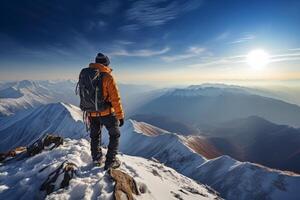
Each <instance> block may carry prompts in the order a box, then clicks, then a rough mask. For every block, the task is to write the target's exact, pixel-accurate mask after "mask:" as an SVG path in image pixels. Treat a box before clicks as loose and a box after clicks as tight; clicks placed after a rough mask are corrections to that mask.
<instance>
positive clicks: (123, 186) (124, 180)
mask: <svg viewBox="0 0 300 200" xmlns="http://www.w3.org/2000/svg"><path fill="white" fill-rule="evenodd" d="M109 174H110V176H111V177H112V178H113V179H114V181H115V188H114V194H113V195H114V199H115V200H134V197H133V195H134V194H135V195H138V194H139V190H138V186H137V183H136V182H135V180H134V179H133V178H132V177H131V176H129V175H128V174H126V173H124V172H122V171H121V170H116V169H111V170H110V171H109Z"/></svg>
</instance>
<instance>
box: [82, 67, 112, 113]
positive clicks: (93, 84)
mask: <svg viewBox="0 0 300 200" xmlns="http://www.w3.org/2000/svg"><path fill="white" fill-rule="evenodd" d="M104 75H105V72H100V73H99V71H98V70H97V69H93V68H90V67H87V68H84V69H82V70H81V72H80V74H79V81H78V83H77V86H76V93H77V94H78V91H79V96H80V106H79V107H80V109H81V110H82V111H85V112H95V111H104V110H105V109H107V108H109V107H111V103H110V102H107V101H105V100H104V97H103V85H102V82H103V81H102V80H103V77H104Z"/></svg>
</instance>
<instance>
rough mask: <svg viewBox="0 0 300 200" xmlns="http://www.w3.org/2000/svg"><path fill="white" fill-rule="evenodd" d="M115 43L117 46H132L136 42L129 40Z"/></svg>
mask: <svg viewBox="0 0 300 200" xmlns="http://www.w3.org/2000/svg"><path fill="white" fill-rule="evenodd" d="M114 43H115V44H117V45H131V44H134V43H135V42H133V41H129V40H115V41H114Z"/></svg>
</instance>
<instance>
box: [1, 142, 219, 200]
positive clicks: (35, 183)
mask: <svg viewBox="0 0 300 200" xmlns="http://www.w3.org/2000/svg"><path fill="white" fill-rule="evenodd" d="M89 153H90V149H89V142H88V141H87V140H85V139H79V140H71V139H66V140H65V143H64V145H62V146H60V147H59V148H57V149H54V150H52V151H44V152H42V153H41V154H38V155H36V156H34V157H31V158H28V159H27V160H25V161H24V160H23V161H16V162H11V163H10V164H8V165H2V166H0V199H42V198H46V199H101V200H106V199H111V198H112V193H113V188H114V182H113V181H112V179H111V178H110V177H109V176H108V174H107V173H105V172H104V171H103V169H102V168H99V167H93V166H92V164H91V163H92V160H91V157H90V155H89ZM119 158H120V160H121V161H122V162H123V164H122V166H121V168H120V169H121V170H122V171H124V172H126V173H127V174H129V175H130V176H132V177H134V178H135V181H136V182H137V185H138V186H139V187H142V188H143V191H144V193H142V194H140V195H138V196H135V198H136V199H143V200H147V199H174V198H177V199H193V200H196V199H197V200H200V199H203V200H204V199H219V198H218V196H217V195H216V193H215V192H214V191H213V190H211V189H210V188H208V187H206V186H204V185H202V184H198V183H197V182H195V181H193V180H191V179H189V178H187V177H185V176H183V175H181V174H179V173H178V172H176V171H175V170H173V169H171V168H169V167H166V166H164V165H163V164H160V163H157V162H155V161H151V160H147V159H144V158H139V157H133V156H127V155H123V154H121V155H119ZM65 160H68V161H69V162H72V163H76V165H77V166H78V169H79V170H78V173H77V176H76V177H75V178H73V179H71V181H70V185H69V187H67V188H66V189H60V190H57V191H55V192H54V193H51V194H50V195H48V196H45V193H43V192H41V191H39V188H40V185H41V184H42V183H43V181H44V180H45V179H46V178H47V176H48V174H49V173H51V172H52V171H54V170H55V169H56V168H57V166H59V165H61V163H62V162H63V161H65ZM46 166H49V167H47V168H46V169H45V170H43V171H41V172H39V171H40V170H41V169H43V168H45V167H46Z"/></svg>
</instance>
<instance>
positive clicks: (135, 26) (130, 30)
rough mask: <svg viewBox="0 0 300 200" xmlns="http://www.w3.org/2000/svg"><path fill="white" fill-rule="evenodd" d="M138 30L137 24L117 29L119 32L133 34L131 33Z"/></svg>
mask: <svg viewBox="0 0 300 200" xmlns="http://www.w3.org/2000/svg"><path fill="white" fill-rule="evenodd" d="M139 29H140V26H138V25H137V24H126V25H123V26H121V27H120V28H119V30H120V31H124V32H133V31H137V30H139Z"/></svg>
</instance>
